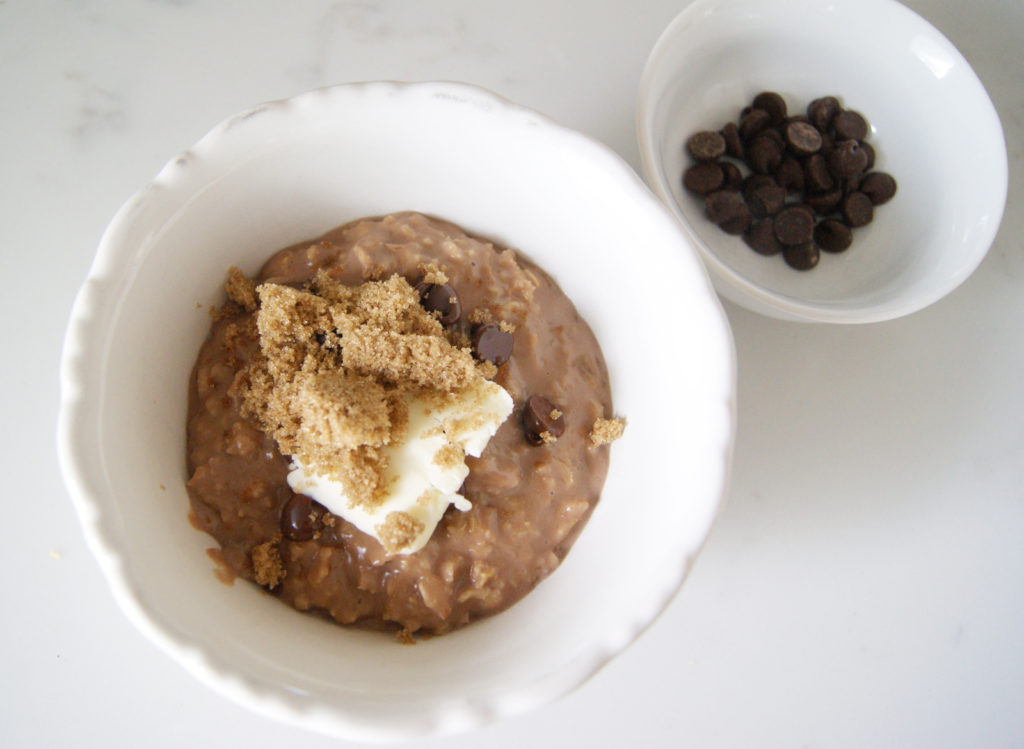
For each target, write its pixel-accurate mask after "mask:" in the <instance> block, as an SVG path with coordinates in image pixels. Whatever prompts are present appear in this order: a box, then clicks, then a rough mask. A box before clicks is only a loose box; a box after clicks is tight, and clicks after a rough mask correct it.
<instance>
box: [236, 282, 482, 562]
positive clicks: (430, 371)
mask: <svg viewBox="0 0 1024 749" xmlns="http://www.w3.org/2000/svg"><path fill="white" fill-rule="evenodd" d="M236 270H237V269H236ZM424 271H425V272H426V274H427V275H428V277H431V278H435V279H439V278H442V277H444V273H443V272H442V271H441V270H440V269H439V268H438V267H437V266H436V265H433V264H432V265H430V266H427V267H425V268H424ZM228 283H229V286H230V288H232V289H234V292H229V293H233V294H234V295H235V296H237V297H238V302H237V303H241V302H245V301H247V296H246V293H247V292H246V289H247V288H248V286H247V284H245V283H243V281H242V279H240V278H239V276H238V273H236V272H235V271H232V273H231V276H230V278H229V281H228ZM253 293H254V295H255V297H254V298H255V299H257V300H258V308H259V311H258V313H257V314H256V326H257V329H258V332H259V343H260V348H259V352H258V353H257V354H256V355H255V356H253V358H252V359H251V360H250V362H249V364H248V366H247V368H246V369H245V370H243V373H242V375H241V378H240V380H239V383H240V387H241V390H242V393H243V408H244V410H245V412H246V413H248V414H249V415H251V416H254V417H255V418H256V419H257V420H258V421H259V423H260V424H261V425H262V427H263V429H264V430H265V431H266V432H267V434H269V435H270V436H271V437H273V438H274V439H275V440H276V441H277V443H278V445H279V446H280V449H281V451H282V453H284V454H286V455H291V456H293V457H296V458H298V459H299V460H300V461H302V462H303V463H305V464H306V465H308V466H311V467H313V468H314V470H316V471H317V472H318V473H321V474H324V475H327V476H329V477H330V478H332V479H334V480H336V481H338V482H340V483H341V485H342V486H343V487H344V489H345V492H346V494H347V495H348V496H349V498H350V499H351V501H352V502H353V503H355V504H357V505H363V506H367V507H370V506H373V505H375V504H377V503H379V502H380V501H381V500H382V498H383V497H385V496H386V494H387V491H388V488H389V484H388V483H387V482H386V480H385V478H384V475H385V471H386V469H387V459H386V457H385V455H384V453H383V452H382V448H383V447H385V446H387V445H389V444H392V443H395V442H399V441H400V440H401V439H402V436H403V434H404V430H405V428H406V425H407V422H408V406H407V404H408V400H409V398H410V397H411V396H414V395H415V396H417V397H419V398H423V397H428V396H429V397H443V396H445V395H447V394H449V393H452V392H454V391H457V390H462V389H464V388H466V387H467V386H469V385H470V384H471V383H473V382H474V381H477V380H479V379H480V378H482V377H483V378H486V377H488V376H489V375H490V376H493V365H492V366H491V367H484V366H481V365H478V364H477V363H476V361H475V360H474V359H473V355H472V353H471V352H470V351H469V350H468V349H464V348H459V347H457V346H454V345H452V343H451V342H450V341H449V340H448V338H447V337H446V334H445V330H444V328H443V327H442V325H441V324H440V323H439V322H438V320H437V319H436V317H434V316H433V315H432V314H430V313H429V312H428V311H426V310H425V309H424V308H423V307H422V306H421V304H420V300H419V296H418V294H417V293H416V291H415V289H413V287H412V286H411V285H410V284H409V282H408V281H406V280H405V279H404V278H403V277H401V276H399V275H397V274H396V275H393V276H391V277H390V278H388V279H387V280H382V281H367V282H365V283H363V284H361V285H359V286H345V285H344V284H341V283H339V282H337V281H336V280H335V279H333V278H332V277H331V276H330V275H329V274H327V273H326V272H323V271H321V272H319V273H317V275H316V276H314V278H313V279H312V281H311V282H310V283H309V284H307V286H306V288H303V289H296V288H293V287H291V286H284V285H279V284H274V283H264V284H261V285H260V286H258V287H256V286H254V287H253ZM233 298H234V297H233ZM452 454H453V455H454V452H453V453H452ZM445 455H447V453H445ZM460 457H461V455H460ZM396 522H397V521H396ZM388 527H389V528H391V527H394V528H398V527H399V526H398V525H390V526H388ZM408 527H409V526H408V524H405V525H403V526H401V528H402V529H403V531H402V532H406V531H407V530H408ZM389 533H391V537H392V540H393V541H394V543H393V546H394V547H395V548H397V547H398V546H400V544H398V540H399V536H398V535H396V533H397V531H394V532H392V531H389Z"/></svg>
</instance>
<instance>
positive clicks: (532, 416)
mask: <svg viewBox="0 0 1024 749" xmlns="http://www.w3.org/2000/svg"><path fill="white" fill-rule="evenodd" d="M522 422H523V435H524V436H525V437H526V441H527V442H529V443H530V444H531V445H543V444H544V443H545V442H549V441H551V440H552V439H558V438H559V437H561V436H562V434H564V433H565V416H564V415H563V414H562V412H561V411H560V410H559V409H558V408H557V407H556V406H555V405H554V404H553V403H552V402H551V401H549V400H548V399H547V398H545V397H544V396H542V395H531V396H530V397H529V398H527V399H526V405H525V406H523V417H522ZM545 435H546V436H545Z"/></svg>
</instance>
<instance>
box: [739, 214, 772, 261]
mask: <svg viewBox="0 0 1024 749" xmlns="http://www.w3.org/2000/svg"><path fill="white" fill-rule="evenodd" d="M743 241H744V242H746V243H747V247H749V248H750V249H752V250H754V252H757V253H759V254H761V255H777V254H778V253H780V252H782V244H781V243H780V242H779V240H778V238H777V237H776V236H775V224H774V219H772V218H771V217H768V218H766V219H762V220H761V221H758V222H756V223H755V224H754V225H753V226H751V227H750V228H749V229H748V230H747V232H746V234H744V235H743Z"/></svg>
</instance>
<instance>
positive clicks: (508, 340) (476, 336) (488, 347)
mask: <svg viewBox="0 0 1024 749" xmlns="http://www.w3.org/2000/svg"><path fill="white" fill-rule="evenodd" d="M469 340H470V342H471V343H472V345H473V353H474V354H475V355H476V357H477V358H478V359H480V360H481V361H489V362H491V363H492V364H494V365H495V366H498V367H500V366H501V365H502V364H504V363H505V362H507V361H508V360H509V359H510V358H511V356H512V347H513V344H514V343H515V338H514V337H513V336H512V334H511V333H509V332H508V331H507V330H502V329H501V326H500V325H497V324H495V323H492V322H485V323H479V324H477V325H474V326H473V327H472V328H471V330H470V336H469Z"/></svg>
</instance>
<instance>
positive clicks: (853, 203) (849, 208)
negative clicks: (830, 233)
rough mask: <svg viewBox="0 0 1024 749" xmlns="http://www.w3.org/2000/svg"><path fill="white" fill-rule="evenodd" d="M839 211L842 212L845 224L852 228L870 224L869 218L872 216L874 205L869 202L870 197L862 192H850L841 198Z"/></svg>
mask: <svg viewBox="0 0 1024 749" xmlns="http://www.w3.org/2000/svg"><path fill="white" fill-rule="evenodd" d="M840 211H841V213H842V214H843V221H845V222H846V225H847V226H852V227H854V228H856V227H858V226H865V225H866V224H870V223H871V219H872V218H873V217H874V206H873V205H872V204H871V198H869V197H868V196H867V195H865V194H864V193H862V192H852V193H850V194H849V195H847V196H846V197H845V198H844V199H843V204H842V207H841V209H840Z"/></svg>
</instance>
